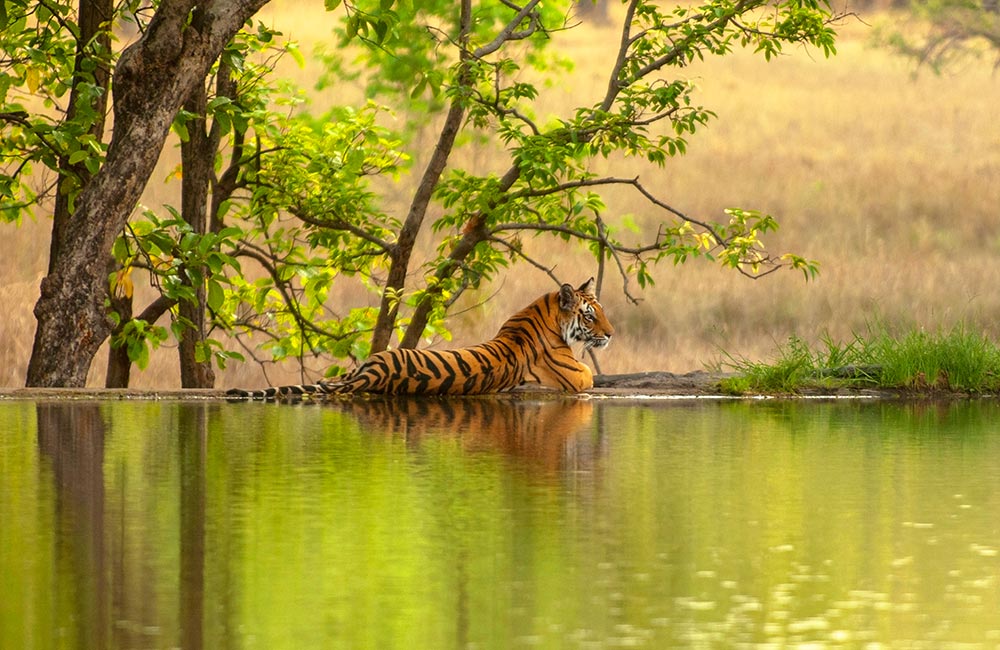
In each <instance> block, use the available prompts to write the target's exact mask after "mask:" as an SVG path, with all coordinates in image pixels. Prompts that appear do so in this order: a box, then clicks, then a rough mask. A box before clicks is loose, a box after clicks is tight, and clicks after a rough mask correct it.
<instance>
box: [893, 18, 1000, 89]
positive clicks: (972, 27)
mask: <svg viewBox="0 0 1000 650" xmlns="http://www.w3.org/2000/svg"><path fill="white" fill-rule="evenodd" d="M910 6H911V8H912V12H913V18H915V19H916V21H904V23H903V24H904V29H899V26H898V24H894V25H893V26H891V27H888V26H884V27H881V28H880V29H879V35H878V38H879V40H881V41H883V42H885V43H886V44H888V45H889V46H890V47H892V48H893V49H895V50H896V51H898V52H900V53H901V54H904V55H905V56H908V57H911V58H913V59H916V60H917V61H918V62H919V63H920V64H922V65H927V66H930V68H931V69H932V70H934V71H935V72H941V71H942V70H944V69H945V68H947V67H950V66H954V65H956V64H957V63H959V62H960V61H962V60H963V59H966V58H969V57H974V58H975V57H981V56H984V55H989V54H990V53H991V52H992V55H993V56H994V57H995V62H994V67H996V66H1000V4H997V2H996V1H995V0H911V1H910ZM914 22H916V23H917V24H913V23H914Z"/></svg>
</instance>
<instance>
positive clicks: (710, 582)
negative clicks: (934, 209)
mask: <svg viewBox="0 0 1000 650" xmlns="http://www.w3.org/2000/svg"><path fill="white" fill-rule="evenodd" d="M998 416H1000V407H998V405H996V404H995V403H993V402H962V403H950V404H903V405H900V404H892V403H874V404H872V403H864V404H862V403H821V404H816V403H802V402H773V403H745V402H725V403H687V404H680V403H676V404H669V405H655V406H636V405H622V404H616V403H612V402H588V401H573V400H569V401H558V400H557V401H550V402H519V401H509V400H489V399H483V400H451V401H447V400H431V401H426V400H425V401H420V400H401V401H398V402H387V401H371V402H348V403H343V404H334V405H327V406H305V407H294V406H280V405H265V404H176V403H126V402H113V403H57V404H38V405H36V404H32V403H26V402H7V403H0V590H2V591H0V648H102V647H109V648H147V647H154V648H169V647H184V648H202V647H204V648H312V647H317V648H318V647H323V648H332V647H338V648H394V647H400V648H453V647H454V648H460V647H491V648H508V647H519V646H540V647H554V648H578V647H609V646H622V645H626V646H638V647H651V648H666V647H729V646H733V645H745V646H746V647H753V646H756V645H769V646H771V647H775V646H777V647H781V646H785V645H796V644H819V645H823V646H830V647H837V646H840V647H857V646H861V645H864V644H867V643H880V644H885V645H887V646H912V645H914V644H925V645H927V646H928V647H946V646H948V645H955V644H972V645H973V647H975V646H979V647H994V646H995V645H996V644H997V643H1000V614H998V612H1000V557H998V554H1000V517H998V516H997V515H998V513H1000V489H998V488H1000V436H998V435H997V433H998V432H997V427H998V425H997V424H996V423H997V422H1000V418H998Z"/></svg>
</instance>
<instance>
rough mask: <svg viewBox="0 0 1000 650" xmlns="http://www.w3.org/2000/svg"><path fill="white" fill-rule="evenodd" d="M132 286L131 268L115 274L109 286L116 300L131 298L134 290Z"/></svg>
mask: <svg viewBox="0 0 1000 650" xmlns="http://www.w3.org/2000/svg"><path fill="white" fill-rule="evenodd" d="M134 288H135V287H134V285H133V284H132V267H131V266H130V267H128V268H124V269H120V270H119V271H118V272H117V273H115V279H114V281H113V282H112V284H111V289H112V291H113V292H114V294H115V297H116V298H131V297H132V291H133V289H134Z"/></svg>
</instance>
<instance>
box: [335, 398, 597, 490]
mask: <svg viewBox="0 0 1000 650" xmlns="http://www.w3.org/2000/svg"><path fill="white" fill-rule="evenodd" d="M331 406H332V407H333V408H335V409H337V410H339V411H341V412H343V413H345V414H348V415H350V416H352V417H353V418H354V419H355V420H357V422H358V423H359V424H360V425H361V427H362V428H363V429H365V430H366V431H369V432H371V433H372V434H377V433H384V434H386V435H392V436H399V437H402V438H403V439H404V440H405V441H406V443H407V444H408V445H414V446H419V445H420V444H422V443H423V442H425V441H426V440H435V439H436V440H440V439H442V438H447V439H457V440H458V441H459V442H460V443H461V445H462V448H463V449H465V450H466V451H470V452H495V453H502V454H504V455H507V456H511V457H514V458H520V459H524V460H527V461H530V462H531V464H533V465H535V466H536V467H539V468H542V469H544V470H546V471H560V470H565V469H569V468H571V467H577V466H579V465H581V464H583V465H589V464H592V462H593V457H594V456H595V455H596V453H597V451H596V450H595V449H594V444H595V443H594V437H593V436H589V435H581V434H583V433H585V432H586V431H587V430H589V425H590V423H591V420H592V418H593V405H592V404H591V402H590V400H586V399H578V398H562V397H554V398H551V399H540V400H538V399H530V400H529V399H518V398H506V397H496V396H493V397H489V398H465V399H458V400H456V399H433V398H432V399H428V398H419V397H395V398H385V397H372V398H370V399H355V400H351V401H342V402H336V403H333V404H331Z"/></svg>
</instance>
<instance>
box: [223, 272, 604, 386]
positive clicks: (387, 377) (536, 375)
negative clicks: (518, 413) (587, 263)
mask: <svg viewBox="0 0 1000 650" xmlns="http://www.w3.org/2000/svg"><path fill="white" fill-rule="evenodd" d="M612 334H614V328H613V327H612V326H611V323H609V322H608V319H607V317H606V316H605V315H604V308H603V307H601V304H600V303H599V302H598V301H597V297H596V296H595V294H594V279H593V278H591V279H590V280H588V281H587V282H585V283H583V285H581V286H580V287H579V288H577V289H574V288H573V287H572V286H571V285H569V284H564V285H562V287H560V289H559V291H554V292H552V293H548V294H545V295H544V296H542V297H541V298H539V299H538V300H536V301H535V302H533V303H531V304H530V305H528V306H527V307H526V308H524V309H522V310H521V311H519V312H517V313H516V314H514V315H513V316H511V317H510V318H509V319H508V320H507V322H506V323H504V324H503V326H502V327H501V328H500V331H499V332H498V333H497V335H496V336H495V337H494V338H492V339H490V340H489V341H486V342H485V343H480V344H479V345H474V346H472V347H468V348H460V349H457V350H413V349H397V350H386V351H383V352H378V353H376V354H373V355H372V356H371V357H370V358H369V359H368V360H366V361H365V362H364V363H362V364H361V365H360V366H359V367H358V368H357V369H356V370H354V371H353V372H351V373H349V374H347V375H345V376H343V377H337V378H335V379H329V380H323V381H321V382H319V383H317V384H308V385H302V386H278V387H271V388H267V389H265V390H256V391H244V390H239V389H232V390H230V391H229V392H228V393H227V394H228V395H229V396H231V397H240V398H251V399H283V398H296V397H303V396H309V395H324V394H338V393H383V394H404V393H405V394H439V395H474V394H479V393H495V392H500V391H507V390H511V389H513V388H516V387H518V386H520V385H522V384H538V385H540V386H547V387H549V388H555V389H557V390H561V391H565V392H572V393H576V392H580V391H582V390H586V389H588V388H591V387H592V386H593V385H594V378H593V373H592V372H591V370H590V368H589V367H588V366H586V365H585V364H583V363H581V362H580V361H579V360H577V358H576V357H575V355H574V353H573V350H572V348H571V347H570V346H571V345H573V344H575V343H582V344H583V347H584V350H589V349H591V348H603V347H606V346H607V345H608V343H610V341H611V336H612Z"/></svg>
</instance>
